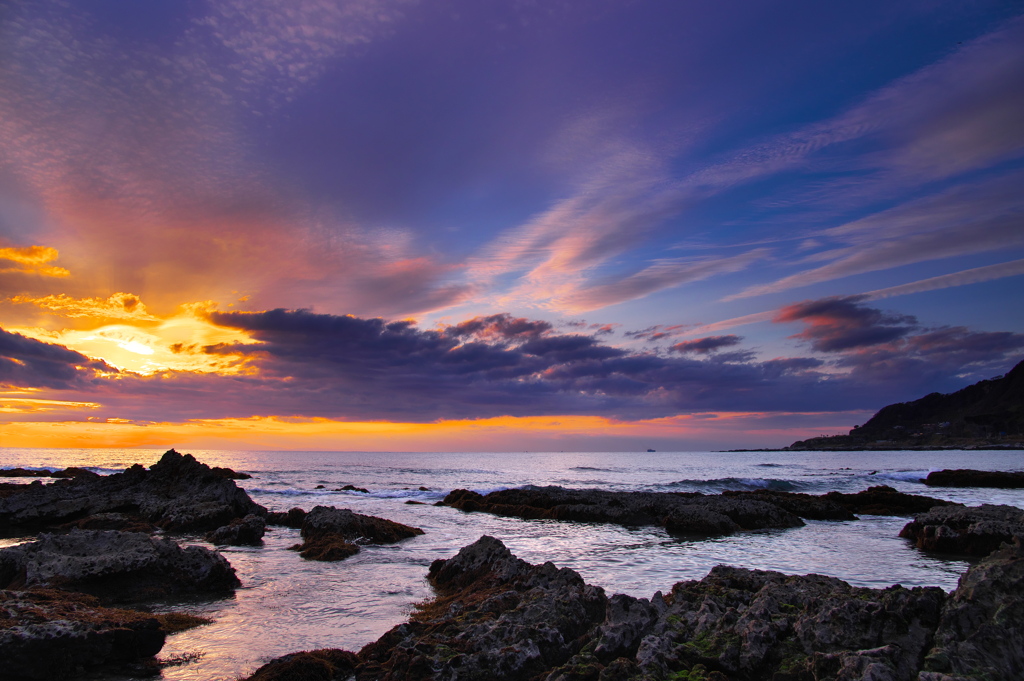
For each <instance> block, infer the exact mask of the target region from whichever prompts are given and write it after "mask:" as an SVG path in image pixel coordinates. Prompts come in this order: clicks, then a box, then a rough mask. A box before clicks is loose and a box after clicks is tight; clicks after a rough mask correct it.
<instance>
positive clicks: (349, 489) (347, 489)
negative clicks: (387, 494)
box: [334, 485, 370, 494]
mask: <svg viewBox="0 0 1024 681" xmlns="http://www.w3.org/2000/svg"><path fill="white" fill-rule="evenodd" d="M334 491H335V492H361V493H362V494H369V493H370V490H368V489H366V488H365V487H356V486H355V485H345V486H344V487H339V488H338V489H336V490H334Z"/></svg>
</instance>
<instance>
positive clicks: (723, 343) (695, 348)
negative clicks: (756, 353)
mask: <svg viewBox="0 0 1024 681" xmlns="http://www.w3.org/2000/svg"><path fill="white" fill-rule="evenodd" d="M741 340H743V339H742V338H741V337H740V336H732V335H729V336H706V337H704V338H697V339H694V340H691V341H683V342H681V343H676V344H675V345H673V346H672V347H671V348H669V350H670V351H671V352H679V353H687V352H695V353H697V354H701V355H706V354H708V353H709V352H716V351H718V350H721V349H722V348H728V347H732V346H734V345H739V344H740V341H741Z"/></svg>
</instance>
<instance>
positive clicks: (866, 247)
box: [726, 172, 1024, 300]
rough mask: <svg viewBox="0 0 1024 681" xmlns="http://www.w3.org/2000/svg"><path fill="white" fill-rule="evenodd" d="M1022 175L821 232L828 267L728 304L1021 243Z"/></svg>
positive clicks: (744, 294) (748, 292) (750, 290)
mask: <svg viewBox="0 0 1024 681" xmlns="http://www.w3.org/2000/svg"><path fill="white" fill-rule="evenodd" d="M1022 183H1024V173H1020V172H1016V173H1011V174H1010V175H1008V176H1006V177H1002V178H998V179H996V180H984V181H980V182H972V183H968V184H964V185H961V186H957V187H954V188H952V189H949V190H946V191H944V192H942V193H940V194H937V195H935V196H929V197H926V198H924V199H918V200H915V201H911V202H908V203H906V204H903V205H900V206H897V207H895V208H891V209H889V210H885V211H882V212H880V213H876V214H874V215H871V216H868V217H866V218H862V219H860V220H856V221H853V222H850V223H847V224H845V225H841V226H839V227H835V228H832V229H829V230H827V231H825V232H823V233H822V234H823V235H825V236H828V237H830V238H831V239H832V240H833V241H834V242H835V241H838V242H839V245H838V246H836V247H834V248H832V249H831V250H827V251H824V252H822V253H819V254H816V255H815V259H816V260H824V259H831V260H833V262H830V263H829V264H827V265H822V266H820V267H816V268H814V269H810V270H806V271H803V272H800V273H798V274H793V275H790V276H788V277H783V278H782V279H779V280H777V281H775V282H772V283H770V284H762V285H758V286H753V287H749V288H747V289H746V290H744V291H742V292H740V293H738V294H736V295H733V296H729V297H728V298H726V300H732V299H737V298H747V297H750V296H757V295H764V294H767V293H778V292H780V291H785V290H788V289H793V288H799V287H802V286H809V285H811V284H818V283H821V282H825V281H831V280H833V279H839V278H842V277H848V276H853V275H857V274H863V273H866V272H875V271H879V270H885V269H891V268H895V267H901V266H904V265H909V264H913V263H918V262H925V261H929V260H937V259H941V258H950V257H955V256H962V255H968V254H972V253H981V252H986V251H999V250H1004V249H1007V248H1014V247H1019V246H1021V245H1024V230H1022V229H1021V225H1022V224H1024V196H1022V195H1021V192H1020V187H1021V186H1022Z"/></svg>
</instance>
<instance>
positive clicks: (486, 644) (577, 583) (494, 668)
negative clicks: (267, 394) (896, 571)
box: [250, 537, 1024, 681]
mask: <svg viewBox="0 0 1024 681" xmlns="http://www.w3.org/2000/svg"><path fill="white" fill-rule="evenodd" d="M428 579H429V580H430V582H431V584H432V585H433V586H434V588H435V590H436V592H437V597H436V598H435V599H434V600H432V601H429V602H427V603H424V604H421V605H419V606H418V609H417V611H416V612H415V613H414V614H413V616H412V617H411V618H410V620H409V621H408V622H406V623H404V624H401V625H399V626H397V627H395V628H393V629H392V630H391V631H389V632H387V633H386V634H385V635H384V636H382V637H381V638H380V639H379V640H377V641H376V642H374V643H371V644H369V645H367V646H366V647H364V648H363V649H362V650H361V651H359V652H358V653H357V654H355V655H354V656H352V655H351V654H344V651H314V653H302V654H297V655H293V656H286V657H285V658H280V659H279V660H277V661H275V662H274V663H271V664H270V665H267V666H266V667H264V668H261V669H260V670H259V672H257V673H258V674H259V673H263V672H264V671H265V670H270V669H275V668H276V669H285V668H286V666H285V665H287V664H289V663H292V662H295V661H299V660H300V659H304V661H305V662H306V663H308V664H309V665H310V666H309V668H310V669H316V670H318V671H316V673H317V674H322V675H321V676H313V675H311V676H309V677H308V678H324V679H349V678H355V679H359V681H371V680H381V681H383V680H385V679H386V680H387V681H413V680H416V681H419V680H435V681H441V680H444V681H450V680H454V679H486V680H487V681H512V680H532V679H545V680H546V681H653V680H655V679H680V680H682V679H690V680H691V681H693V680H695V679H700V680H702V681H729V680H732V681H739V680H745V681H753V680H760V679H766V680H767V679H771V680H772V681H811V680H813V679H820V680H825V679H828V680H834V681H840V680H842V681H854V680H860V681H915V680H916V681H955V680H961V679H1017V678H1022V671H1024V659H1022V657H1024V645H1022V644H1024V595H1022V594H1024V550H1022V548H1021V546H1020V544H1019V543H1018V544H1017V545H1015V546H1014V547H1011V548H1006V549H1003V550H1001V551H999V552H996V553H994V554H992V555H991V556H989V557H988V558H986V559H984V560H982V561H981V562H980V563H979V564H978V565H976V566H974V567H973V568H971V569H970V570H969V571H968V572H967V573H966V575H965V576H964V577H963V578H962V579H961V583H960V586H959V588H958V589H957V591H956V592H954V593H953V594H952V596H950V597H947V596H946V594H945V593H944V592H943V591H942V590H941V589H939V588H935V587H928V588H921V587H918V588H913V589H905V588H903V587H901V586H898V585H897V586H892V587H889V588H886V589H866V588H856V587H852V586H850V585H849V584H847V583H845V582H843V581H841V580H839V579H835V578H831V577H824V576H821V575H805V576H792V575H785V574H781V573H778V572H769V571H761V570H747V569H742V568H734V567H726V566H719V567H716V568H714V569H713V570H712V571H711V572H710V573H709V574H708V575H707V576H706V577H705V578H704V579H701V580H694V581H688V582H680V583H678V584H676V585H675V586H674V587H673V588H672V590H671V592H670V593H669V594H668V595H667V596H662V595H661V594H660V593H656V594H655V595H654V596H653V597H652V598H651V599H650V600H649V601H648V600H645V599H639V598H633V597H631V596H623V595H616V596H612V597H611V598H608V597H606V596H605V594H604V592H603V590H601V589H599V588H596V587H593V586H589V585H587V584H586V583H584V582H583V580H582V579H581V578H580V576H579V575H578V574H576V573H575V572H573V571H572V570H569V569H558V568H557V567H555V566H554V565H553V564H551V563H545V564H544V565H530V564H529V563H526V562H525V561H523V560H520V559H518V558H516V557H515V556H514V555H512V553H511V552H509V551H508V549H507V548H506V547H505V546H504V545H503V544H502V543H501V542H500V541H498V540H497V539H494V538H492V537H482V538H481V539H480V540H478V541H477V542H475V543H473V544H471V545H469V546H467V547H465V548H463V549H462V550H460V551H459V553H458V554H457V555H456V556H454V557H453V558H450V559H448V560H439V561H435V562H434V563H433V564H432V565H431V567H430V571H429V575H428ZM300 655H305V656H308V655H312V656H314V657H313V658H308V657H307V658H300ZM325 657H326V658H328V659H340V660H341V661H342V664H334V663H332V664H326V665H325V664H319V663H318V662H317V659H324V658H325ZM922 665H923V668H922ZM321 670H322V671H321ZM311 674H312V672H311ZM332 675H333V676H332ZM301 678H305V677H301V676H298V675H296V676H253V677H251V679H250V681H269V680H271V679H273V680H275V681H276V680H278V679H301Z"/></svg>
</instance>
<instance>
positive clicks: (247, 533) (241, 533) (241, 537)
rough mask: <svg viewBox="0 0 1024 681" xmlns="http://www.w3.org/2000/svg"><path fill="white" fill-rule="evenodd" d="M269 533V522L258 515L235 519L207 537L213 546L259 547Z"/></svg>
mask: <svg viewBox="0 0 1024 681" xmlns="http://www.w3.org/2000/svg"><path fill="white" fill-rule="evenodd" d="M266 531H267V521H265V520H264V519H263V518H261V517H260V516H258V515H252V514H250V515H247V516H245V517H244V518H235V519H234V520H232V521H231V522H230V523H228V524H227V525H225V526H223V527H218V528H217V529H216V530H214V531H213V532H210V533H209V534H207V535H206V541H208V542H210V543H211V544H228V545H230V546H259V545H260V544H262V543H263V535H264V534H265V533H266Z"/></svg>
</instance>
